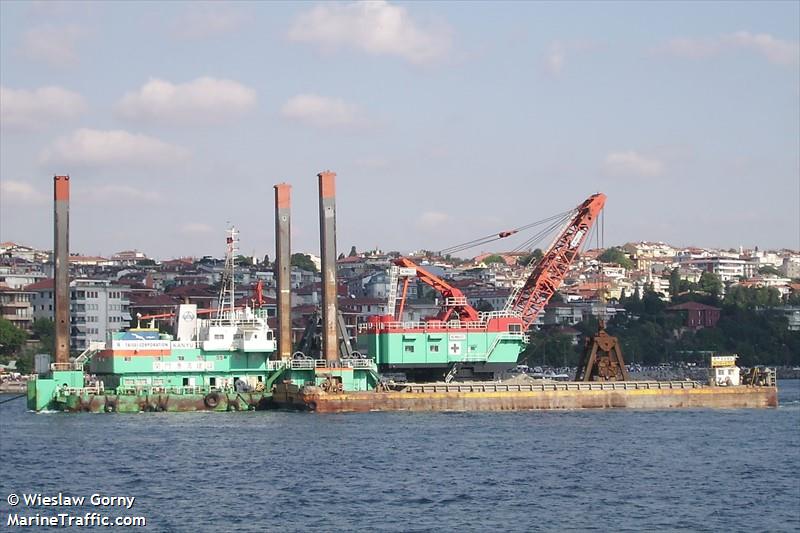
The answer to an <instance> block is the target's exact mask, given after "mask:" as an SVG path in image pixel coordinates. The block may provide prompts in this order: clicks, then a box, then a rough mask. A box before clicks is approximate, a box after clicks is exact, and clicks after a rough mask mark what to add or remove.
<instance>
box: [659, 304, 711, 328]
mask: <svg viewBox="0 0 800 533" xmlns="http://www.w3.org/2000/svg"><path fill="white" fill-rule="evenodd" d="M667 311H678V312H682V313H685V317H686V318H685V320H684V323H683V325H684V326H685V327H687V328H689V329H700V328H713V327H715V326H716V325H717V322H719V313H720V309H719V307H712V306H710V305H705V304H701V303H699V302H684V303H682V304H678V305H673V306H672V307H668V308H667Z"/></svg>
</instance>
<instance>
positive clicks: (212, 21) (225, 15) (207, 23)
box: [175, 4, 247, 39]
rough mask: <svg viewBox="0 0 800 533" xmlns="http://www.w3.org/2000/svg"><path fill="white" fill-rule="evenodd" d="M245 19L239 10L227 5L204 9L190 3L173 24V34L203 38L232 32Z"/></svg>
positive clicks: (189, 37) (184, 37)
mask: <svg viewBox="0 0 800 533" xmlns="http://www.w3.org/2000/svg"><path fill="white" fill-rule="evenodd" d="M246 21H247V19H246V17H245V14H244V13H243V12H241V11H238V10H235V9H231V8H230V7H229V6H221V5H216V6H211V7H207V8H205V9H202V8H200V6H198V5H197V4H190V5H189V7H188V10H187V12H186V13H185V14H184V15H183V16H181V17H180V20H179V21H177V22H176V24H175V34H176V35H177V36H178V37H181V38H183V39H205V38H208V37H215V36H218V35H225V34H228V33H233V32H235V31H236V30H238V29H239V28H241V27H242V25H243V24H244V23H245V22H246Z"/></svg>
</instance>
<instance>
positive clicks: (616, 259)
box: [598, 246, 633, 270]
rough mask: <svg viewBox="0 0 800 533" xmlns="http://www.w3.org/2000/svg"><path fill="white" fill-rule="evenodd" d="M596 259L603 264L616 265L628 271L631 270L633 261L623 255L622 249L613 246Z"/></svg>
mask: <svg viewBox="0 0 800 533" xmlns="http://www.w3.org/2000/svg"><path fill="white" fill-rule="evenodd" d="M598 259H599V260H600V261H601V262H603V263H616V264H618V265H619V266H621V267H623V268H626V269H628V270H631V269H633V261H631V259H630V257H628V256H627V255H626V254H625V251H624V250H623V249H622V248H619V247H617V246H614V247H612V248H608V249H607V250H606V251H604V252H603V253H602V254H600V256H599V257H598Z"/></svg>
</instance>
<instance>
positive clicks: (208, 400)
mask: <svg viewBox="0 0 800 533" xmlns="http://www.w3.org/2000/svg"><path fill="white" fill-rule="evenodd" d="M203 403H205V404H206V407H208V408H209V409H214V408H215V407H216V406H218V405H219V394H217V393H216V392H209V393H208V394H206V396H205V398H203Z"/></svg>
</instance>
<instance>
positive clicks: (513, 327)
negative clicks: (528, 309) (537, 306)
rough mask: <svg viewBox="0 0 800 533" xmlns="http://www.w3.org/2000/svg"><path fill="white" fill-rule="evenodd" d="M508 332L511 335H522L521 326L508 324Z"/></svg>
mask: <svg viewBox="0 0 800 533" xmlns="http://www.w3.org/2000/svg"><path fill="white" fill-rule="evenodd" d="M508 331H510V332H511V333H522V324H509V325H508Z"/></svg>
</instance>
